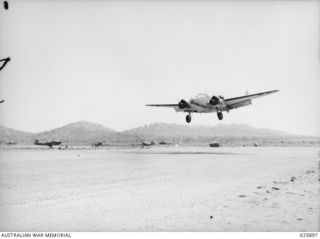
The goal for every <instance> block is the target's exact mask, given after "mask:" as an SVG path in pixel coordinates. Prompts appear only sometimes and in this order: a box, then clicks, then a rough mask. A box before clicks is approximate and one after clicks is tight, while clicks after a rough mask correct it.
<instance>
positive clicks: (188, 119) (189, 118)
mask: <svg viewBox="0 0 320 239" xmlns="http://www.w3.org/2000/svg"><path fill="white" fill-rule="evenodd" d="M186 121H187V123H190V122H191V114H188V115H187V116H186Z"/></svg>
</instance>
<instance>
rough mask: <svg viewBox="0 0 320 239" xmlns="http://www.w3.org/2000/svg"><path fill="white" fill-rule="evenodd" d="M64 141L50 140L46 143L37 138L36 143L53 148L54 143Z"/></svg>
mask: <svg viewBox="0 0 320 239" xmlns="http://www.w3.org/2000/svg"><path fill="white" fill-rule="evenodd" d="M61 143H62V142H61V141H49V142H45V143H40V142H39V140H37V139H36V140H35V141H34V144H35V145H44V146H49V147H50V148H52V146H54V145H60V144H61Z"/></svg>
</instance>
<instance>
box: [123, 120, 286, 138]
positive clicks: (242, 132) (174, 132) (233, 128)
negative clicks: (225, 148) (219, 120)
mask: <svg viewBox="0 0 320 239" xmlns="http://www.w3.org/2000/svg"><path fill="white" fill-rule="evenodd" d="M123 133H124V134H128V135H136V136H144V137H151V136H152V137H169V138H175V137H192V138H199V137H263V138H265V137H277V136H291V134H289V133H286V132H281V131H276V130H271V129H265V128H255V127H252V126H249V125H245V124H218V125H215V126H205V125H180V124H167V123H154V124H150V125H146V126H143V127H138V128H134V129H131V130H127V131H124V132H123Z"/></svg>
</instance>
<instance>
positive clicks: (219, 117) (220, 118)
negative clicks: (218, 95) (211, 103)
mask: <svg viewBox="0 0 320 239" xmlns="http://www.w3.org/2000/svg"><path fill="white" fill-rule="evenodd" d="M217 115H218V119H219V120H222V119H223V114H222V112H218V113H217Z"/></svg>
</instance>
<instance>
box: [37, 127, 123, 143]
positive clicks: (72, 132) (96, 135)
mask: <svg viewBox="0 0 320 239" xmlns="http://www.w3.org/2000/svg"><path fill="white" fill-rule="evenodd" d="M116 133H117V132H116V131H114V130H112V129H109V128H107V127H104V126H102V125H100V124H97V123H92V122H86V121H78V122H75V123H71V124H68V125H66V126H63V127H60V128H56V129H53V130H50V131H45V132H41V133H38V134H36V135H34V138H35V139H38V140H40V141H49V140H57V141H62V142H65V143H73V144H77V143H80V144H82V143H93V142H96V141H102V140H105V139H107V138H109V137H110V136H112V135H114V134H116Z"/></svg>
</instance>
